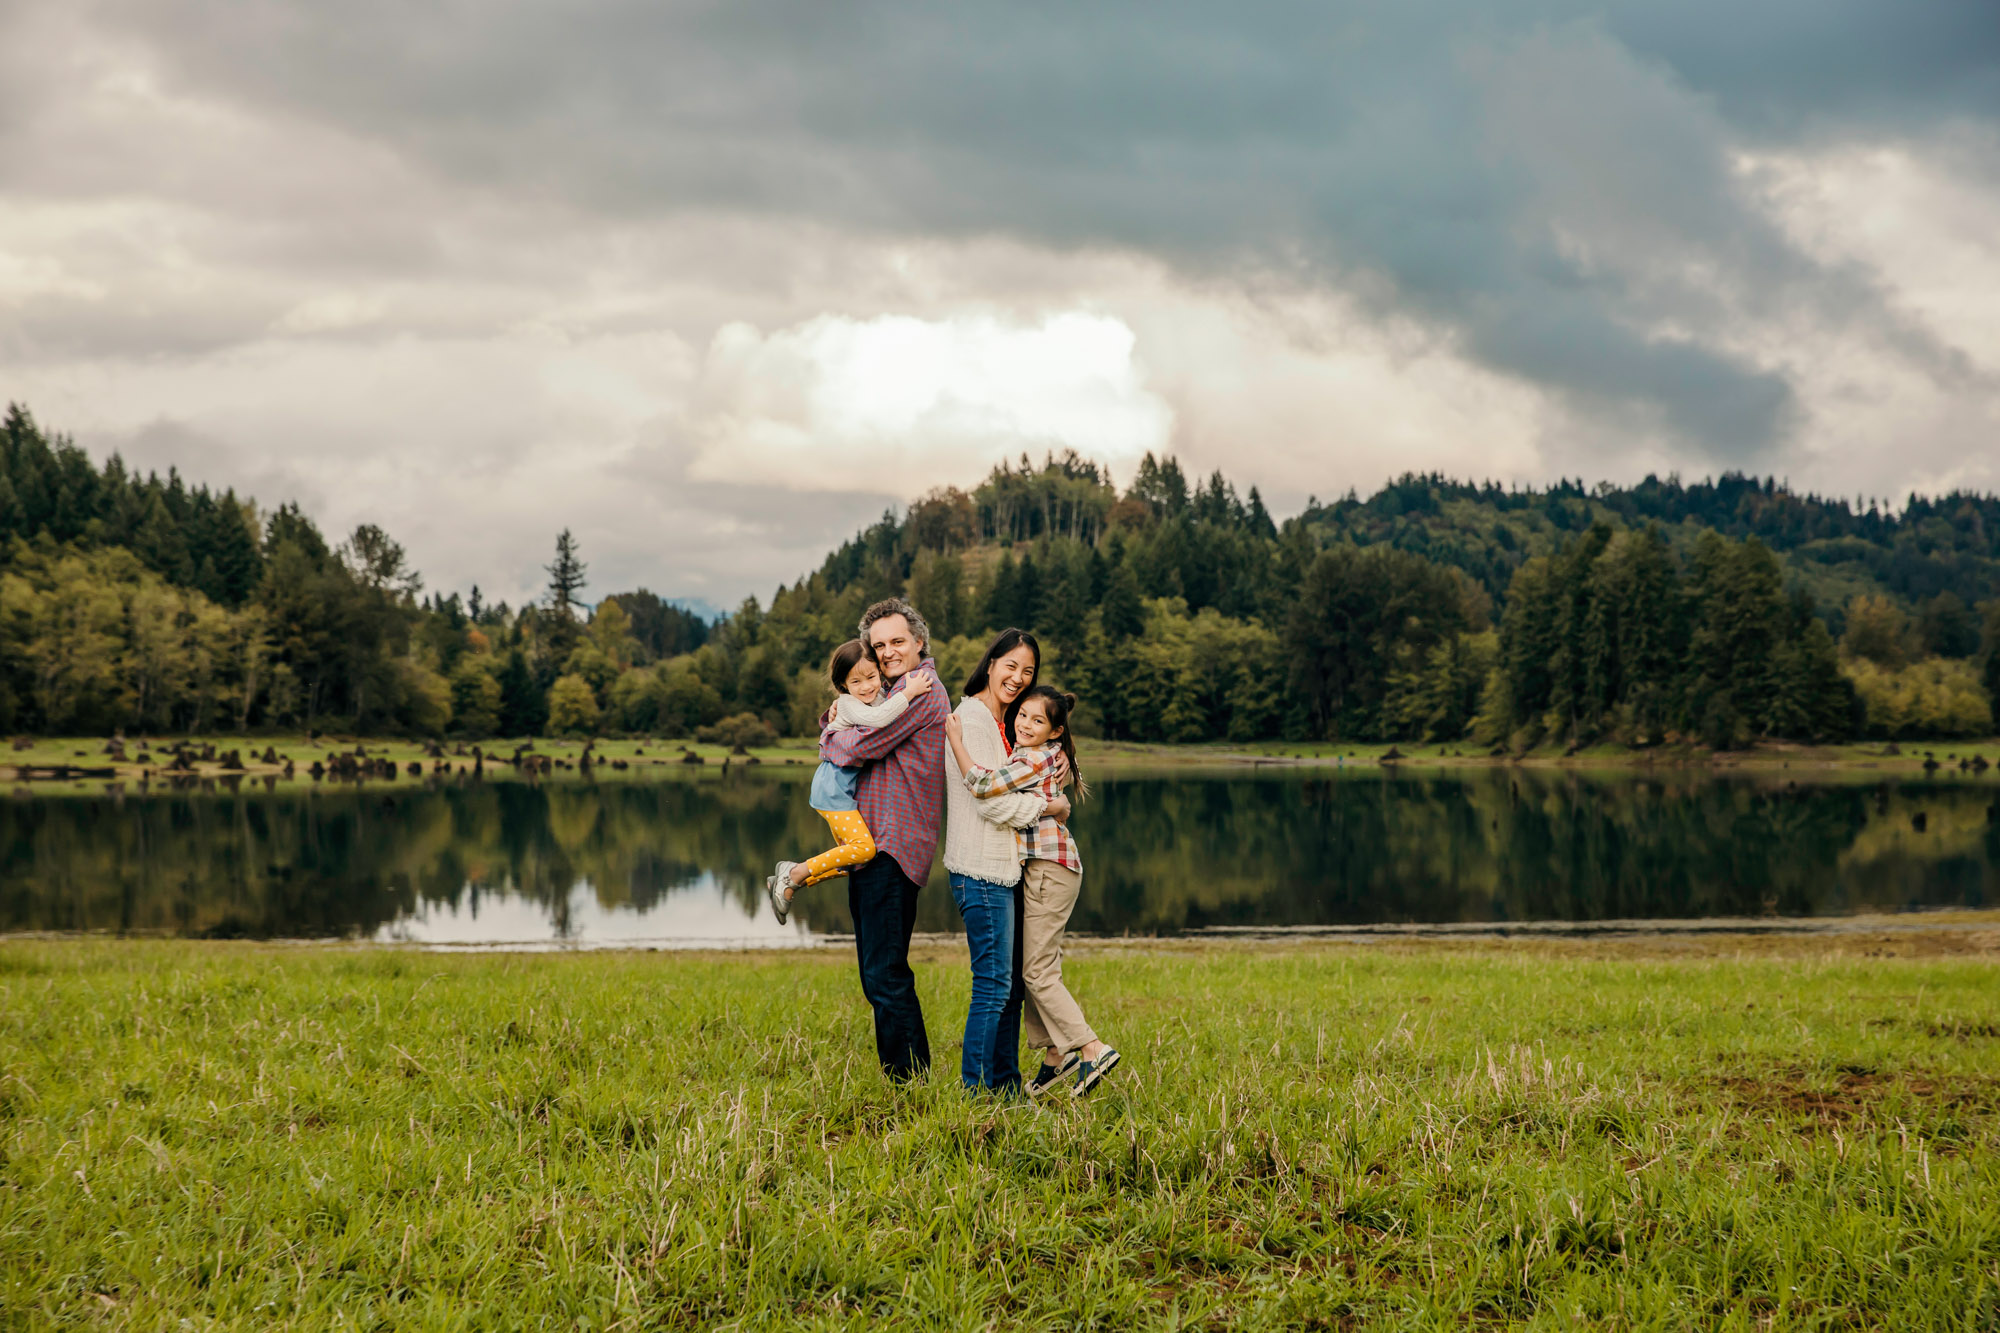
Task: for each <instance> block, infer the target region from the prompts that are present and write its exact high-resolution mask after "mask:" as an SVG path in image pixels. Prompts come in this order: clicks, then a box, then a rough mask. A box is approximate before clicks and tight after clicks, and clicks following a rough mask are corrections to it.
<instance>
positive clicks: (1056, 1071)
mask: <svg viewBox="0 0 2000 1333" xmlns="http://www.w3.org/2000/svg"><path fill="white" fill-rule="evenodd" d="M1076 1058H1077V1057H1076V1052H1075V1051H1071V1052H1070V1053H1069V1054H1068V1055H1065V1056H1064V1057H1063V1059H1062V1063H1061V1064H1059V1065H1049V1064H1045V1065H1043V1066H1042V1070H1041V1072H1040V1073H1039V1074H1036V1075H1035V1076H1034V1077H1033V1078H1031V1079H1029V1080H1028V1086H1027V1093H1028V1095H1029V1096H1030V1097H1039V1096H1041V1095H1042V1094H1043V1093H1045V1092H1047V1091H1048V1090H1049V1089H1050V1088H1053V1087H1054V1086H1055V1085H1056V1084H1057V1083H1059V1082H1061V1081H1062V1076H1063V1075H1064V1074H1067V1073H1068V1072H1069V1071H1070V1070H1072V1069H1074V1068H1076Z"/></svg>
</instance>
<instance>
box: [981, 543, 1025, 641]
mask: <svg viewBox="0 0 2000 1333" xmlns="http://www.w3.org/2000/svg"><path fill="white" fill-rule="evenodd" d="M984 602H985V605H984V607H983V608H982V611H981V616H980V624H981V628H983V629H986V630H989V631H990V630H1002V629H1005V628H1007V626H1009V625H1011V624H1013V623H1014V611H1015V608H1016V607H1017V606H1018V605H1019V601H1018V599H1017V596H1016V593H1015V588H1014V553H1013V552H1012V551H1002V552H1001V553H1000V559H999V560H997V561H995V562H994V565H993V572H992V573H991V574H990V575H988V577H987V580H986V596H985V598H984Z"/></svg>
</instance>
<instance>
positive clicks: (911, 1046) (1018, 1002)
mask: <svg viewBox="0 0 2000 1333" xmlns="http://www.w3.org/2000/svg"><path fill="white" fill-rule="evenodd" d="M859 630H860V632H859V637H857V638H854V639H852V640H849V641H848V642H846V643H843V644H841V645H840V647H838V648H836V649H835V650H834V652H833V657H832V660H831V662H830V663H829V664H828V668H827V674H828V676H829V677H830V678H831V683H832V686H833V689H834V702H833V705H832V706H831V707H830V708H828V709H827V711H826V714H825V716H824V717H823V718H822V722H821V725H822V728H823V729H822V731H821V733H820V747H819V749H820V765H819V768H818V769H817V770H816V771H815V772H814V774H813V784H812V793H811V797H810V799H811V802H812V808H813V809H814V810H816V811H818V812H819V814H820V815H821V816H822V817H823V818H824V819H825V820H826V823H827V827H828V828H830V829H831V830H832V831H833V836H834V838H835V840H836V842H835V845H834V846H833V847H832V848H831V849H830V850H828V851H826V852H822V853H821V854H820V855H818V856H815V857H813V858H811V859H810V860H806V861H799V862H793V861H780V862H779V863H778V866H777V870H776V871H775V873H773V874H772V875H771V877H770V878H769V879H768V880H767V881H766V883H765V887H766V890H767V892H768V894H769V896H770V899H771V908H772V910H773V911H774V912H776V913H777V917H778V920H779V921H780V922H783V921H784V920H785V919H786V918H787V917H788V915H789V914H790V912H791V908H792V902H793V897H794V895H795V894H797V893H798V892H799V891H800V890H801V889H804V888H807V887H809V886H810V885H813V884H817V883H819V882H820V881H822V880H826V879H831V878H833V877H835V876H838V875H845V876H846V877H847V900H848V906H849V908H850V909H851V911H852V913H853V918H854V947H855V952H856V955H857V956H858V959H859V961H860V965H861V990H862V993H863V994H864V995H866V996H867V998H868V1003H869V1005H870V1006H871V1007H872V1008H873V1009H874V1013H875V1049H876V1053H877V1055H878V1056H879V1057H880V1059H881V1061H882V1067H883V1069H884V1071H885V1072H887V1073H888V1075H889V1076H890V1077H891V1078H893V1079H898V1080H901V1079H906V1078H910V1077H913V1076H915V1075H916V1074H918V1073H920V1072H922V1071H923V1070H925V1069H927V1068H928V1067H929V1066H930V1058H931V1053H930V1039H929V1037H928V1035H927V1033H926V1031H925V1028H924V1014H923V1007H922V1005H920V1004H919V1003H918V999H917V986H916V977H915V975H914V974H913V973H912V972H911V970H910V958H909V955H910V933H911V931H912V930H913V929H914V928H915V926H916V921H917V894H918V892H919V891H920V890H921V888H922V887H923V884H924V881H925V880H926V879H928V878H929V877H930V872H931V860H932V858H933V857H934V856H935V855H936V852H937V844H938V837H939V834H940V832H942V834H943V837H944V866H945V870H946V871H947V872H948V873H949V875H950V878H951V893H952V898H953V900H954V901H955V902H956V903H957V904H958V910H959V913H960V915H961V916H963V917H964V919H965V935H966V942H967V944H968V946H969V948H970V951H971V955H972V1002H971V1004H970V1006H969V1007H968V1010H967V1013H966V1016H965V1053H964V1056H963V1058H962V1060H961V1061H960V1076H961V1078H962V1079H963V1081H964V1083H965V1085H966V1087H968V1088H972V1089H980V1090H986V1091H991V1092H994V1093H998V1094H1001V1095H1003V1096H1007V1095H1019V1094H1022V1093H1025V1094H1026V1095H1027V1096H1030V1097H1042V1096H1045V1095H1048V1094H1050V1093H1052V1092H1056V1091H1058V1090H1060V1089H1063V1088H1067V1089H1068V1091H1069V1094H1070V1095H1071V1096H1075V1097H1081V1096H1083V1095H1084V1094H1085V1093H1087V1092H1089V1091H1090V1090H1091V1089H1092V1088H1093V1087H1095V1086H1097V1084H1098V1083H1099V1082H1100V1081H1101V1080H1102V1079H1103V1078H1104V1076H1105V1075H1106V1074H1108V1073H1110V1072H1111V1070H1112V1068H1113V1066H1115V1065H1116V1064H1117V1063H1118V1060H1119V1055H1118V1051H1117V1050H1116V1049H1115V1048H1113V1047H1111V1046H1109V1045H1106V1044H1105V1043H1104V1042H1103V1041H1101V1040H1100V1039H1099V1038H1098V1036H1097V1034H1096V1033H1095V1032H1093V1031H1092V1030H1091V1027H1090V1024H1089V1023H1088V1022H1087V1021H1085V1019H1084V1016H1083V1010H1082V1008H1081V1007H1080V1006H1079V1005H1078V1004H1077V1002H1076V999H1075V997H1074V996H1072V995H1071V994H1070V993H1069V989H1068V988H1067V987H1066V986H1065V985H1064V984H1063V976H1062V943H1063V934H1064V932H1065V931H1066V930H1067V929H1068V926H1069V918H1070V913H1071V912H1073V911H1074V910H1075V908H1076V901H1077V894H1078V893H1079V892H1080V890H1081V889H1082V887H1083V858H1082V855H1081V854H1080V853H1079V852H1078V850H1077V844H1076V838H1075V836H1074V835H1073V834H1072V833H1071V832H1070V829H1069V820H1070V814H1071V810H1072V805H1071V802H1072V794H1073V796H1074V799H1076V800H1081V799H1083V798H1084V797H1085V796H1086V795H1087V794H1088V790H1089V789H1088V788H1087V787H1086V786H1085V784H1084V782H1083V776H1082V771H1081V769H1080V768H1079V766H1078V764H1077V757H1076V743H1075V740H1074V738H1073V736H1072V733H1071V714H1072V713H1073V711H1074V709H1075V707H1076V696H1075V695H1072V694H1064V693H1062V692H1061V691H1059V690H1056V689H1053V688H1052V687H1050V686H1048V685H1041V684H1037V683H1036V681H1035V676H1036V673H1037V672H1038V671H1039V670H1040V668H1041V645H1040V644H1038V643H1037V642H1036V641H1035V636H1034V635H1032V634H1029V633H1028V632H1027V631H1026V630H1019V629H1008V630H1003V631H1001V633H1000V635H999V636H998V637H997V638H995V639H994V640H993V642H992V644H991V645H990V646H989V647H988V648H987V649H986V653H985V655H984V656H982V657H981V658H980V659H979V665H978V666H976V667H974V668H973V670H972V674H971V675H970V676H969V677H967V678H966V681H965V688H964V692H963V693H964V697H963V700H962V701H961V702H960V704H959V706H958V708H957V710H956V711H952V710H951V709H950V707H949V705H948V703H947V701H946V699H945V690H944V687H943V685H942V683H941V682H940V681H939V680H938V677H937V663H936V662H935V661H934V660H933V659H932V657H931V656H930V630H929V628H928V626H926V625H925V623H924V618H923V616H921V615H920V614H918V612H917V609H916V608H915V607H913V606H911V605H910V604H909V603H908V602H906V601H904V600H903V599H902V598H900V597H896V598H890V599H889V600H887V601H882V602H877V603H875V605H873V606H871V607H869V608H868V610H867V611H866V612H865V613H864V614H863V615H862V617H861V624H860V627H859ZM1024 1023H1025V1026H1026V1029H1027V1037H1028V1041H1029V1044H1030V1045H1031V1046H1034V1047H1038V1048H1040V1049H1041V1052H1042V1064H1041V1068H1040V1069H1039V1070H1038V1071H1037V1072H1036V1074H1035V1075H1034V1077H1033V1078H1029V1079H1024V1078H1023V1077H1022V1072H1021V1067H1020V1044H1021V1034H1022V1027H1023V1024H1024Z"/></svg>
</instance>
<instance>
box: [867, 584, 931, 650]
mask: <svg viewBox="0 0 2000 1333" xmlns="http://www.w3.org/2000/svg"><path fill="white" fill-rule="evenodd" d="M885 616H901V617H902V618H903V619H905V620H907V621H909V622H910V633H911V634H913V635H915V636H916V639H917V642H918V644H920V645H921V646H922V651H921V652H919V653H918V654H917V656H919V657H929V656H930V652H931V627H930V626H929V625H926V624H925V623H924V618H923V616H922V615H921V614H920V613H919V612H918V611H917V608H916V607H914V606H911V605H910V604H909V603H908V602H906V601H904V600H903V599H902V598H900V597H885V598H883V599H882V600H881V601H879V602H877V603H875V605H873V606H871V607H869V608H868V609H867V610H866V611H863V612H862V613H861V626H860V632H861V642H863V643H868V627H869V626H870V625H873V624H874V623H875V622H876V621H878V620H880V619H882V618H883V617H885ZM868 655H869V656H870V657H873V656H875V645H873V644H868Z"/></svg>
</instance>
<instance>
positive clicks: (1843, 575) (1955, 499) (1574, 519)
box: [1297, 472, 2000, 618]
mask: <svg viewBox="0 0 2000 1333" xmlns="http://www.w3.org/2000/svg"><path fill="white" fill-rule="evenodd" d="M1297 521H1298V522H1299V523H1301V524H1302V525H1304V526H1305V527H1307V528H1309V529H1312V530H1313V531H1315V532H1316V533H1318V534H1320V535H1321V536H1322V537H1323V538H1325V539H1330V540H1340V541H1350V542H1353V543H1354V544H1356V545H1358V546H1370V545H1386V546H1392V547H1395V548H1396V549H1398V550H1404V551H1409V552H1412V553H1414V554H1418V555H1422V556H1424V557H1425V558H1426V559H1429V560H1433V561H1436V562H1437V563H1439V564H1444V565H1450V566H1452V567H1454V568H1457V569H1461V570H1463V571H1465V572H1466V573H1467V574H1469V575H1470V576H1471V577H1472V578H1473V579H1474V580H1475V581H1477V582H1478V583H1479V584H1480V585H1481V586H1482V587H1484V588H1485V589H1486V590H1487V592H1488V593H1489V594H1491V595H1492V596H1493V597H1494V599H1495V600H1496V602H1498V601H1501V600H1504V598H1505V595H1506V591H1507V583H1508V580H1509V579H1511V578H1512V577H1513V573H1514V571H1515V570H1516V569H1518V568H1519V567H1520V566H1521V564H1522V563H1523V562H1525V561H1526V560H1527V559H1528V558H1529V557H1531V556H1535V555H1546V554H1551V553H1553V552H1554V551H1556V550H1558V549H1560V548H1561V547H1562V546H1563V544H1564V543H1565V542H1567V541H1569V540H1572V539H1573V538H1575V537H1577V536H1579V535H1580V534H1582V533H1585V532H1587V531H1589V529H1590V528H1591V526H1592V525H1593V524H1597V523H1603V524H1606V525H1608V526H1610V527H1612V528H1613V529H1618V528H1643V527H1645V526H1646V525H1647V524H1649V523H1657V524H1659V525H1660V527H1661V529H1662V531H1663V532H1665V534H1666V536H1667V538H1668V540H1669V542H1670V543H1672V544H1673V545H1674V546H1675V547H1676V548H1682V547H1685V546H1686V545H1687V544H1688V543H1690V542H1692V540H1693V538H1694V537H1695V535H1696V534H1698V533H1699V532H1700V531H1701V530H1703V529H1707V528H1712V529H1714V530H1715V531H1717V532H1719V533H1721V534H1722V535H1723V536H1726V537H1730V538H1734V539H1736V540H1742V539H1744V538H1748V537H1755V538H1757V539H1758V540H1759V541H1761V542H1763V543H1764V544H1765V545H1766V546H1768V547H1770V548H1771V549H1772V550H1773V551H1775V552H1777V553H1778V555H1779V558H1780V560H1781V561H1782V563H1783V565H1784V568H1785V572H1786V575H1787V577H1788V580H1789V581H1792V582H1794V583H1796V584H1798V585H1799V586H1802V587H1804V588H1805V589H1806V591H1808V592H1810V593H1811V594H1812V595H1813V598H1814V600H1815V601H1816V602H1817V603H1818V604H1819V605H1820V607H1821V608H1822V609H1823V610H1825V611H1827V612H1830V613H1832V614H1833V615H1834V616H1835V617H1836V618H1837V616H1838V610H1839V608H1840V607H1842V606H1844V605H1845V604H1846V603H1847V602H1848V601H1849V600H1851V599H1852V598H1853V597H1855V596H1858V595H1861V594H1865V593H1876V594H1886V595H1888V596H1892V597H1894V598H1896V599H1897V600H1899V601H1903V602H1907V603H1911V604H1917V603H1921V602H1924V601H1927V600H1929V599H1931V598H1934V597H1936V596H1937V595H1939V594H1940V593H1947V592H1949V593H1952V594H1954V595H1956V596H1957V597H1958V598H1959V599H1960V600H1962V601H1963V602H1964V603H1965V604H1967V605H1968V606H1970V605H1974V604H1976V603H1978V602H1980V601H1984V600H1986V599H1988V598H1991V597H1994V596H2000V496H1993V495H1980V494H1976V493H1972V492H1965V491H1954V492H1951V493H1949V494H1947V495H1944V496H1940V497H1936V498H1931V497H1926V496H1921V495H1915V494H1912V495H1911V496H1910V497H1909V499H1908V500H1907V501H1906V502H1905V505H1904V507H1903V509H1902V511H1901V512H1900V513H1888V512H1885V511H1884V510H1883V509H1882V508H1880V507H1879V506H1874V505H1871V506H1870V507H1869V508H1867V509H1857V508H1855V507H1854V506H1853V505H1851V504H1850V503H1849V502H1848V501H1846V500H1844V499H1829V498H1826V497H1822V496H1818V495H1813V494H1810V493H1808V494H1801V493H1799V492H1796V491H1793V490H1791V489H1790V488H1789V487H1788V486H1786V485H1784V484H1783V483H1780V482H1779V481H1777V480H1776V479H1774V478H1769V477H1766V478H1761V479H1760V478H1756V477H1750V476H1745V475H1743V474H1741V473H1733V472H1732V473H1724V474H1723V475H1722V476H1721V477H1720V478H1719V479H1716V480H1712V481H1710V480H1704V481H1699V482H1693V483H1683V482H1681V481H1679V480H1678V479H1675V478H1670V479H1668V480H1666V481H1662V480H1660V479H1659V478H1657V477H1647V478H1646V479H1645V480H1644V481H1642V482H1640V483H1639V484H1638V485H1636V486H1630V487H1619V486H1612V485H1609V484H1600V485H1598V486H1595V487H1586V486H1585V485H1584V484H1583V483H1582V482H1580V481H1579V482H1571V481H1563V482H1558V483H1556V484H1555V485H1553V486H1550V487H1548V488H1546V489H1541V490H1536V489H1521V488H1508V487H1503V486H1500V485H1498V484H1496V483H1490V482H1489V483H1483V484H1475V483H1467V482H1459V481H1453V480H1451V479H1449V478H1446V477H1444V476H1443V475H1442V474H1438V473H1430V474H1421V473H1406V474H1404V475H1403V476H1401V477H1398V478H1397V479H1395V480H1394V481H1391V482H1389V483H1388V484H1386V485H1384V486H1383V487H1382V489H1381V490H1379V491H1377V492H1376V493H1375V494H1374V495H1372V496H1370V497H1369V498H1368V499H1366V500H1362V499H1360V498H1358V496H1356V495H1355V494H1354V493H1353V492H1350V493H1349V494H1348V496H1347V497H1346V498H1344V499H1341V500H1338V501H1335V502H1333V503H1331V504H1313V505H1311V506H1309V507H1308V508H1307V509H1306V511H1305V512H1304V513H1302V514H1301V515H1300V516H1299V518H1298V520H1297Z"/></svg>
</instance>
